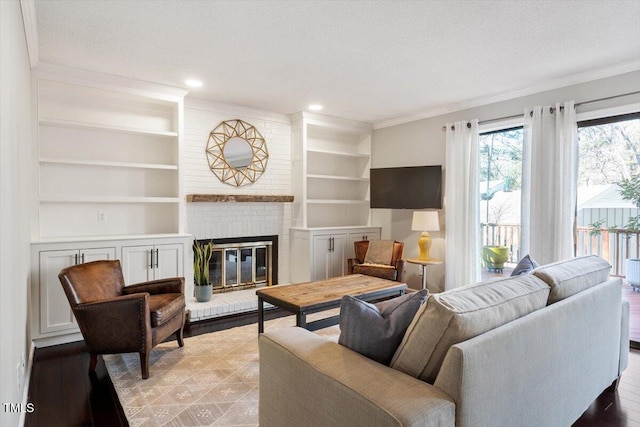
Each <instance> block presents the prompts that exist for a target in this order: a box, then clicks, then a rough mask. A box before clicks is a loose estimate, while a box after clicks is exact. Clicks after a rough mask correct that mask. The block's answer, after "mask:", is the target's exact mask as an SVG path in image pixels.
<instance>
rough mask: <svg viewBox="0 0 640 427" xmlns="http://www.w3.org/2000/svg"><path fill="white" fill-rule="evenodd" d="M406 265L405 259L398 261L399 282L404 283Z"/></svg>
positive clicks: (397, 278)
mask: <svg viewBox="0 0 640 427" xmlns="http://www.w3.org/2000/svg"><path fill="white" fill-rule="evenodd" d="M405 265H406V262H405V260H403V259H399V260H398V261H396V270H397V271H398V276H397V277H396V280H397V281H398V282H404V270H405V268H404V267H405Z"/></svg>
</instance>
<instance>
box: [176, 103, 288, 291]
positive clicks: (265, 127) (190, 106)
mask: <svg viewBox="0 0 640 427" xmlns="http://www.w3.org/2000/svg"><path fill="white" fill-rule="evenodd" d="M184 114H185V117H184V123H185V129H184V131H185V132H184V135H185V138H184V144H185V146H184V147H183V155H184V159H183V160H184V163H183V164H184V165H185V168H184V171H185V172H184V182H183V187H184V191H183V193H184V194H234V195H237V194H239V195H259V196H260V195H270V196H272V195H278V196H279V195H290V194H292V191H291V124H290V119H289V116H287V115H281V114H275V113H268V112H261V111H257V110H251V109H245V108H242V107H237V106H229V105H221V104H213V103H209V102H204V101H199V100H191V99H186V100H185V108H184ZM232 119H242V120H244V121H246V122H248V123H250V124H252V125H253V126H255V127H256V128H257V129H258V130H259V131H260V133H261V134H262V136H263V137H264V139H265V141H266V144H267V149H268V151H269V160H268V163H267V167H266V171H265V172H264V174H263V175H262V176H261V177H260V178H259V179H258V181H257V182H255V183H253V184H249V185H245V186H242V187H235V186H230V185H227V184H224V183H222V182H220V181H219V180H218V178H217V177H216V176H215V175H214V174H213V173H212V172H211V171H210V170H209V166H208V163H207V157H206V154H205V148H206V145H207V140H208V137H209V132H211V130H213V129H214V128H215V127H216V126H217V125H218V124H219V123H220V122H221V121H223V120H232ZM186 210H187V212H186V220H187V224H186V228H187V232H188V233H189V234H192V235H193V236H194V238H195V239H227V238H241V237H251V236H266V235H277V236H278V242H279V244H278V278H277V281H278V283H289V282H290V279H289V227H290V226H291V204H290V203H281V202H204V203H203V202H200V203H187V204H186ZM185 268H186V266H185ZM187 295H188V296H191V295H192V287H191V284H187Z"/></svg>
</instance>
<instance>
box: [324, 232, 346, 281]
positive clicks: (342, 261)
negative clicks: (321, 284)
mask: <svg viewBox="0 0 640 427" xmlns="http://www.w3.org/2000/svg"><path fill="white" fill-rule="evenodd" d="M332 237H333V245H332V247H331V249H332V250H331V263H330V270H329V277H328V278H331V277H339V276H344V274H345V271H346V270H347V257H346V245H347V236H346V235H344V234H335V235H333V236H332Z"/></svg>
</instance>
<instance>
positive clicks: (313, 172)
mask: <svg viewBox="0 0 640 427" xmlns="http://www.w3.org/2000/svg"><path fill="white" fill-rule="evenodd" d="M291 128H292V175H293V179H292V188H293V194H294V196H295V199H294V202H293V206H292V223H293V228H292V229H291V232H290V238H291V279H292V281H293V282H307V281H315V280H324V279H328V278H331V277H336V276H342V275H344V274H346V273H347V260H348V258H352V257H353V256H354V250H353V243H354V242H355V241H358V240H376V239H380V228H379V227H372V226H371V223H370V221H371V217H370V207H369V169H370V167H371V133H372V127H371V124H369V123H362V122H356V121H351V120H343V119H338V118H334V117H327V116H323V115H319V114H311V113H307V112H301V113H297V114H294V115H293V116H292V123H291Z"/></svg>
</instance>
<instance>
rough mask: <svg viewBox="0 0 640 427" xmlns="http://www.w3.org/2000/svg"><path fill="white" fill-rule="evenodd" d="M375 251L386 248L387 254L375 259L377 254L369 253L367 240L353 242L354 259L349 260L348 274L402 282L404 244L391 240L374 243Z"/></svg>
mask: <svg viewBox="0 0 640 427" xmlns="http://www.w3.org/2000/svg"><path fill="white" fill-rule="evenodd" d="M375 242H376V243H375V244H374V246H376V249H380V248H382V249H383V252H384V246H386V245H389V246H388V247H387V248H386V253H387V254H388V255H387V256H386V257H384V259H382V260H381V259H376V258H378V257H379V253H378V254H376V255H374V254H372V253H370V252H369V243H370V241H369V240H361V241H357V242H354V243H353V245H354V250H355V258H349V259H348V260H347V262H348V271H349V274H358V273H359V274H366V275H367V276H375V277H381V278H383V279H388V280H396V281H398V282H402V279H403V276H404V266H405V261H404V260H403V259H402V253H403V251H404V243H403V242H396V241H393V240H381V241H375Z"/></svg>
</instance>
